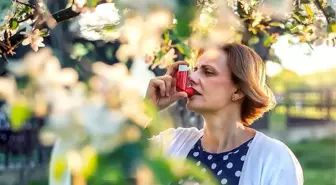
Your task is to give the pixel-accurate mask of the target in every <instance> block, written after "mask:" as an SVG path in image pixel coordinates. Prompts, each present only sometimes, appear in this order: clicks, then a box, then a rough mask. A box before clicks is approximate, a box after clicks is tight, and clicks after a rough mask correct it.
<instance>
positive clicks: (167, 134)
mask: <svg viewBox="0 0 336 185" xmlns="http://www.w3.org/2000/svg"><path fill="white" fill-rule="evenodd" d="M200 134H202V130H199V129H197V128H196V127H190V128H183V127H178V128H169V129H166V130H164V131H162V132H160V133H159V134H158V135H156V136H154V138H155V137H156V138H160V139H163V140H164V139H165V138H169V139H173V138H188V137H192V136H198V135H200Z"/></svg>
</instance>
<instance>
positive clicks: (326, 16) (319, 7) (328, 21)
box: [315, 0, 330, 25]
mask: <svg viewBox="0 0 336 185" xmlns="http://www.w3.org/2000/svg"><path fill="white" fill-rule="evenodd" d="M315 5H316V6H317V8H318V9H320V10H321V11H322V13H323V15H324V17H325V18H326V20H327V23H328V25H329V24H330V20H329V16H328V15H327V12H326V11H325V10H324V8H323V7H322V5H321V3H320V1H319V0H315Z"/></svg>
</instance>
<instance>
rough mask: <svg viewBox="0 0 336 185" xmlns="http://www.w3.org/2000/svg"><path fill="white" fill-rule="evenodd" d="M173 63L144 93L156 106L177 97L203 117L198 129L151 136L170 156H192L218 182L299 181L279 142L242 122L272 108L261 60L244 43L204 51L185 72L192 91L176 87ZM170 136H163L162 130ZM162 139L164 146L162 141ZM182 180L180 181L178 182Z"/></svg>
mask: <svg viewBox="0 0 336 185" xmlns="http://www.w3.org/2000/svg"><path fill="white" fill-rule="evenodd" d="M181 64H187V63H186V62H182V61H181V62H176V63H175V64H174V65H172V66H171V67H170V68H169V69H168V70H167V74H166V75H164V76H161V77H157V78H154V79H152V80H151V81H150V84H149V87H148V89H147V93H146V97H147V98H148V99H150V100H152V101H153V103H154V104H156V105H157V107H158V108H159V109H160V110H162V109H164V108H166V107H168V106H169V105H170V104H172V103H173V102H175V101H177V100H178V99H181V98H188V101H187V104H186V106H187V109H189V110H190V111H193V112H197V113H199V114H200V115H202V117H203V118H204V121H205V124H204V128H203V129H202V130H197V129H196V128H178V129H168V130H166V131H164V132H162V133H160V134H159V135H158V136H155V137H154V138H153V142H156V143H157V144H162V147H164V148H165V152H166V153H167V154H168V155H171V156H179V157H185V158H190V159H194V161H195V162H196V165H198V166H206V167H207V168H203V170H202V171H206V170H207V169H208V170H211V172H212V173H213V174H214V176H216V177H217V179H218V180H219V182H220V183H221V184H230V185H284V184H289V185H302V184H303V173H302V169H301V166H300V164H299V162H298V161H297V159H296V158H295V156H294V155H293V153H292V152H291V151H290V149H288V147H287V146H286V145H285V144H283V143H282V142H280V141H277V140H275V139H271V138H269V137H267V136H265V135H264V134H262V133H260V132H258V131H256V130H254V129H252V128H249V127H247V126H248V125H251V124H252V123H253V121H255V120H256V119H258V118H259V117H261V116H262V115H263V113H264V112H266V111H268V110H270V109H271V108H273V107H274V105H275V101H274V97H273V94H272V92H271V91H270V89H269V88H268V87H267V85H266V84H265V64H264V62H263V61H262V59H261V58H260V57H259V56H258V54H256V53H255V52H254V51H253V50H251V49H250V48H248V47H246V46H244V45H241V44H235V43H233V44H226V45H224V46H223V47H221V48H219V49H218V48H213V49H209V50H207V51H205V52H204V53H203V54H202V55H201V56H200V57H199V59H198V61H197V63H196V67H195V68H194V69H193V72H192V73H191V74H190V76H189V79H190V83H191V87H192V88H193V89H194V90H195V92H196V93H195V95H193V96H191V97H187V94H186V93H185V92H177V91H176V87H175V84H176V80H175V79H174V78H173V76H175V73H176V72H177V69H178V66H179V65H181ZM171 134H172V135H173V139H172V140H170V141H168V140H167V139H166V137H165V136H166V135H171ZM163 143H164V145H163ZM180 183H182V180H181V181H180Z"/></svg>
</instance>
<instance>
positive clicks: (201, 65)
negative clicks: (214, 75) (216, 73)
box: [199, 64, 216, 70]
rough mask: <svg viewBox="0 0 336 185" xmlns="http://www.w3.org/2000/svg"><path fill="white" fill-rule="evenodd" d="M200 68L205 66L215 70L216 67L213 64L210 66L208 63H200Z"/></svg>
mask: <svg viewBox="0 0 336 185" xmlns="http://www.w3.org/2000/svg"><path fill="white" fill-rule="evenodd" d="M199 67H200V68H203V69H205V68H211V69H213V70H216V68H215V67H213V66H211V65H208V64H202V65H201V66H199Z"/></svg>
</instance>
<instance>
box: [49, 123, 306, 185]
mask: <svg viewBox="0 0 336 185" xmlns="http://www.w3.org/2000/svg"><path fill="white" fill-rule="evenodd" d="M202 135H203V130H198V129H196V128H177V129H174V128H171V129H167V130H165V131H163V132H161V133H160V134H158V135H157V136H154V137H153V138H152V139H151V141H152V142H153V143H154V144H155V145H157V146H158V147H162V149H163V152H165V153H166V154H167V155H169V156H172V157H179V158H181V157H182V158H186V156H187V155H188V153H189V151H190V150H191V148H192V147H193V146H194V144H195V143H196V142H197V141H198V140H199V139H200V138H201V136H202ZM62 148H63V147H62V142H61V141H58V142H57V143H56V144H55V147H54V150H53V153H52V158H51V163H50V171H49V172H50V175H49V185H70V184H71V183H70V174H69V171H68V170H67V171H66V172H65V173H64V174H63V176H62V178H61V179H59V180H58V181H56V180H55V179H53V175H52V174H54V170H53V169H54V167H53V166H54V163H55V158H57V156H58V155H59V154H63V155H64V151H62ZM284 184H286V185H303V172H302V168H301V166H300V164H299V162H298V160H297V159H296V157H295V156H294V154H293V153H292V152H291V150H290V149H289V148H288V147H287V146H286V145H285V144H284V143H282V142H280V141H278V140H275V139H272V138H270V137H267V136H266V135H264V134H263V133H261V132H258V131H256V135H255V137H254V139H253V141H252V143H251V145H250V148H249V150H248V152H247V157H246V159H245V162H244V165H243V169H242V174H241V177H240V181H239V185H284Z"/></svg>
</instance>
